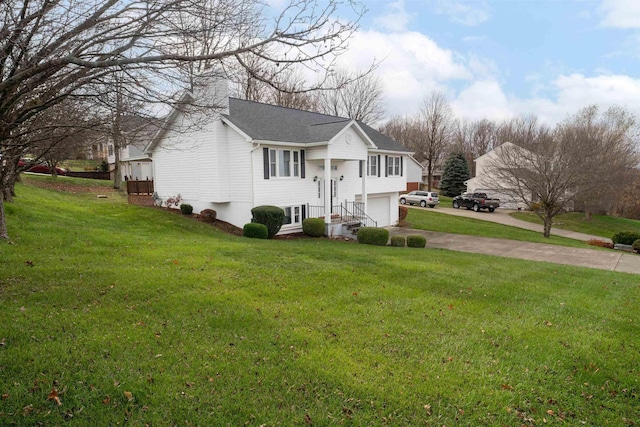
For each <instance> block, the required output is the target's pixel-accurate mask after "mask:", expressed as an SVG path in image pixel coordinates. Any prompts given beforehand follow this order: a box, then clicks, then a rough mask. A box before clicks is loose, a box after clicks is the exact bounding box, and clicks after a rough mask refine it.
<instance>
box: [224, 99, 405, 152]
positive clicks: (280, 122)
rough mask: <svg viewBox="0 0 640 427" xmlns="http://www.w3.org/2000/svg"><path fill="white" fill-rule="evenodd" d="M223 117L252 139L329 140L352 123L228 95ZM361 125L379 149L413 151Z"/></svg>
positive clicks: (300, 141)
mask: <svg viewBox="0 0 640 427" xmlns="http://www.w3.org/2000/svg"><path fill="white" fill-rule="evenodd" d="M224 116H225V117H226V118H227V119H228V120H229V121H231V123H233V124H234V125H236V126H237V127H238V128H239V129H240V130H242V131H243V132H244V133H246V134H247V135H249V136H250V137H251V138H253V139H257V140H264V141H278V142H296V143H314V142H326V141H329V140H330V139H331V138H333V137H334V136H335V135H337V134H338V133H339V132H340V131H341V130H343V129H344V128H345V127H346V126H347V125H349V123H351V119H348V118H344V117H336V116H329V115H326V114H320V113H314V112H311V111H303V110H296V109H293V108H286V107H279V106H276V105H269V104H262V103H259V102H253V101H246V100H243V99H237V98H229V114H225V115H224ZM358 125H359V126H360V127H361V128H362V130H363V131H364V132H365V133H366V134H367V136H368V137H369V138H370V139H371V140H372V141H373V143H374V144H375V145H376V146H377V147H378V148H379V149H381V150H389V151H406V152H408V151H410V150H408V149H407V148H405V147H404V146H402V145H400V144H399V143H397V142H395V141H394V140H392V139H391V138H388V137H387V136H385V135H383V134H381V133H380V132H378V131H377V130H375V129H373V128H371V127H370V126H367V125H366V124H364V123H361V122H358Z"/></svg>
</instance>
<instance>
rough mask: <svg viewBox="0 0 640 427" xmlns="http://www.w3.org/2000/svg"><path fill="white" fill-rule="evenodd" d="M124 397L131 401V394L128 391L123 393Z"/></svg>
mask: <svg viewBox="0 0 640 427" xmlns="http://www.w3.org/2000/svg"><path fill="white" fill-rule="evenodd" d="M124 397H126V398H127V400H128V401H129V402H131V401H132V400H133V394H132V393H131V392H130V391H125V392H124Z"/></svg>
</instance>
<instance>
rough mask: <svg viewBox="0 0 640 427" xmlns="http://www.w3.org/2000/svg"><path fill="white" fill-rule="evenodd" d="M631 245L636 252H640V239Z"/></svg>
mask: <svg viewBox="0 0 640 427" xmlns="http://www.w3.org/2000/svg"><path fill="white" fill-rule="evenodd" d="M631 247H632V248H633V251H634V252H636V253H640V239H638V240H636V241H635V242H633V244H632V245H631Z"/></svg>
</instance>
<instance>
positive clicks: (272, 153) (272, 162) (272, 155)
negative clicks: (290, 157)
mask: <svg viewBox="0 0 640 427" xmlns="http://www.w3.org/2000/svg"><path fill="white" fill-rule="evenodd" d="M276 153H277V151H276V150H269V174H270V175H271V176H278V174H277V172H276V171H277V170H278V169H277V167H276V163H277V162H276V160H277V158H276Z"/></svg>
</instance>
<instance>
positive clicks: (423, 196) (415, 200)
mask: <svg viewBox="0 0 640 427" xmlns="http://www.w3.org/2000/svg"><path fill="white" fill-rule="evenodd" d="M407 203H408V204H410V205H420V206H422V207H423V208H426V207H427V206H429V207H430V208H435V207H436V205H437V204H438V203H440V199H439V198H438V193H436V192H435V191H418V190H414V191H412V192H410V193H407V194H403V195H402V196H400V204H401V205H406V204H407Z"/></svg>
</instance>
